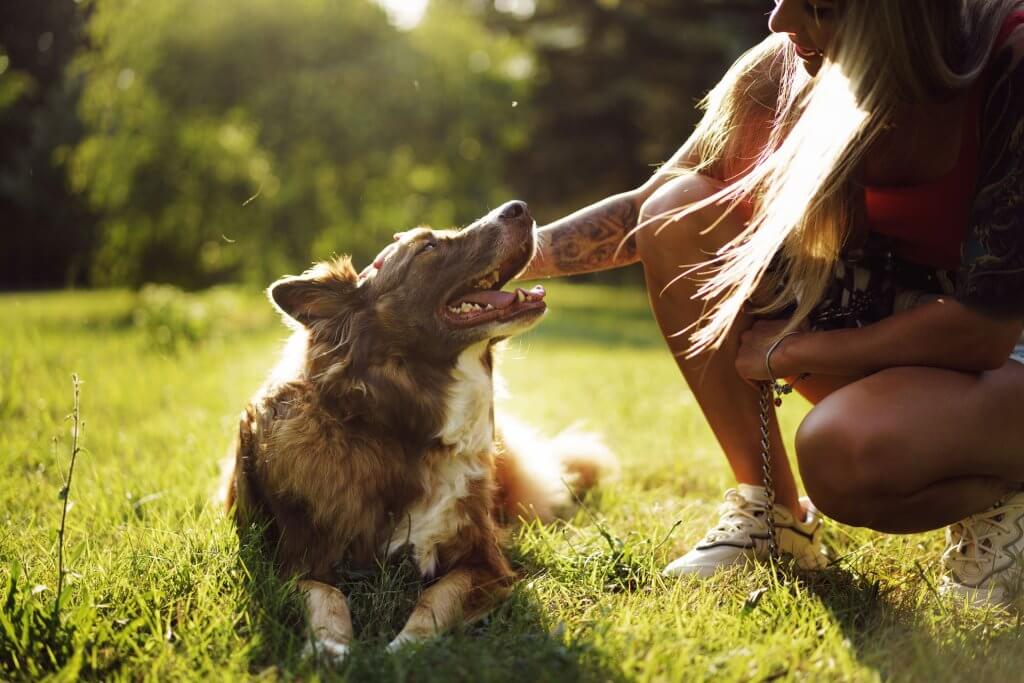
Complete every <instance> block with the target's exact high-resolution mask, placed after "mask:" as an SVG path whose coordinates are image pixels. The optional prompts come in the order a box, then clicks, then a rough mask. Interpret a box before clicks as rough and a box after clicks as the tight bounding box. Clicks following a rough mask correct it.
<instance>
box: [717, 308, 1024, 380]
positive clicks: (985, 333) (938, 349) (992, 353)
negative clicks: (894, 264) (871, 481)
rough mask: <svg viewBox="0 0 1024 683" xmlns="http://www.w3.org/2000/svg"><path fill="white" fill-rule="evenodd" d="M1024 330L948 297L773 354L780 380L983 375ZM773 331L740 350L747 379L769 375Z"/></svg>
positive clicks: (800, 338) (797, 341)
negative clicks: (925, 370) (897, 370)
mask: <svg viewBox="0 0 1024 683" xmlns="http://www.w3.org/2000/svg"><path fill="white" fill-rule="evenodd" d="M768 324H769V325H777V324H778V323H768ZM1022 329H1024V323H1022V322H1021V321H1020V320H999V319H995V318H991V317H989V316H987V315H985V314H983V313H979V312H978V311H975V310H972V309H970V308H967V307H966V306H964V305H963V304H961V303H959V302H957V301H956V300H954V299H951V298H945V299H940V300H938V301H935V302H932V303H927V304H924V305H922V306H918V307H916V308H913V309H910V310H908V311H904V312H902V313H896V314H894V315H892V316H889V317H887V318H884V319H882V320H880V321H879V322H877V323H874V324H872V325H868V326H866V327H861V328H853V329H844V330H830V331H826V332H808V333H802V334H797V335H794V336H792V337H790V338H788V339H786V340H784V341H783V342H782V344H781V345H780V346H779V347H778V349H777V350H776V351H775V352H774V353H773V354H772V370H773V371H774V372H775V375H776V377H784V376H793V375H797V374H799V373H801V372H810V373H812V374H823V375H847V376H864V375H869V374H871V373H873V372H877V371H879V370H884V369H885V368H891V367H898V366H907V365H910V366H927V367H935V368H948V369H950V370H960V371H963V372H983V371H986V370H994V369H996V368H999V367H1001V366H1002V365H1003V364H1004V363H1005V362H1006V359H1007V357H1009V355H1010V352H1011V351H1012V350H1013V347H1014V345H1015V344H1016V343H1017V341H1018V339H1019V338H1020V335H1021V330H1022ZM768 332H769V330H766V329H764V328H763V327H762V329H761V330H759V331H752V332H751V335H750V337H748V338H747V339H745V340H744V346H745V347H746V351H744V350H742V349H741V352H740V357H739V358H738V360H737V366H738V368H739V369H740V372H741V373H742V374H744V375H745V376H746V375H750V374H758V371H760V373H762V374H763V373H764V352H765V351H766V350H767V349H766V347H764V344H763V342H762V339H763V338H765V337H766V336H767V333H768ZM756 347H764V348H756ZM741 363H742V365H741ZM758 366H759V367H758ZM766 378H767V376H766V374H763V376H759V377H749V379H766Z"/></svg>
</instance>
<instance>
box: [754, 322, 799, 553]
mask: <svg viewBox="0 0 1024 683" xmlns="http://www.w3.org/2000/svg"><path fill="white" fill-rule="evenodd" d="M794 334H799V331H793V332H790V333H789V334H784V335H782V336H781V337H779V338H778V339H776V340H775V342H774V343H773V344H772V345H771V346H769V347H768V351H767V353H765V354H764V365H765V368H767V370H768V377H769V379H768V381H766V382H761V384H760V400H759V408H760V411H761V477H762V479H763V483H764V491H765V494H766V496H767V498H768V509H767V510H766V513H765V522H767V524H768V553H769V555H770V557H771V560H772V561H773V562H777V561H778V560H779V537H778V531H777V530H776V528H775V480H774V479H773V478H772V453H771V449H772V442H771V436H770V432H769V429H768V427H769V420H770V419H771V404H772V403H774V404H775V407H776V408H778V407H779V406H781V405H782V397H783V396H786V395H788V394H791V393H793V387H794V386H796V383H797V382H800V381H802V380H805V379H807V378H808V377H809V376H810V373H808V372H804V373H801V374H800V375H799V376H797V378H796V379H794V380H793V383H792V384H786V383H784V382H780V381H778V380H777V379H775V373H774V372H772V353H774V352H775V350H776V349H777V348H779V345H780V344H781V343H782V342H783V340H785V339H786V337H790V336H792V335H794ZM773 393H774V394H775V400H774V401H773V400H772V394H773Z"/></svg>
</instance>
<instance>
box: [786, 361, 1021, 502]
mask: <svg viewBox="0 0 1024 683" xmlns="http://www.w3.org/2000/svg"><path fill="white" fill-rule="evenodd" d="M796 446H797V452H796V455H797V459H798V460H799V462H800V469H801V471H802V472H804V479H805V482H807V484H808V488H809V489H811V488H812V481H813V482H814V483H815V484H816V485H826V486H829V485H833V486H837V487H842V486H846V487H849V488H852V489H858V490H861V491H863V492H865V493H867V494H875V495H878V496H885V495H907V494H910V493H913V492H916V491H919V490H921V489H922V488H924V487H926V486H929V485H931V484H934V483H935V482H938V481H942V480H947V479H953V478H958V477H994V478H999V479H1003V480H1007V481H1024V365H1021V364H1020V363H1017V362H1015V361H1007V362H1006V364H1005V365H1003V367H1001V368H1000V369H998V370H994V371H991V372H984V373H977V374H971V373H963V372H956V371H952V370H942V369H937V368H924V367H901V368H890V369H888V370H883V371H881V372H877V373H875V374H873V375H870V376H868V377H865V378H863V379H860V380H857V381H854V382H850V383H849V384H846V385H845V386H843V387H842V388H838V389H836V390H835V391H833V392H832V393H830V394H829V395H828V396H826V397H824V398H822V399H821V400H820V402H819V403H818V404H817V405H816V406H815V407H814V408H813V409H812V410H811V412H810V413H809V414H808V415H807V417H806V418H805V419H804V422H803V423H802V424H801V425H800V428H799V430H798V431H797V439H796Z"/></svg>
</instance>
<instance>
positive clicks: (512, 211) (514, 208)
mask: <svg viewBox="0 0 1024 683" xmlns="http://www.w3.org/2000/svg"><path fill="white" fill-rule="evenodd" d="M529 213H530V208H529V207H528V206H527V205H526V202H522V201H519V200H516V201H513V202H509V203H508V204H505V206H503V207H501V210H500V211H499V212H498V218H500V219H501V220H503V221H513V220H515V219H517V218H522V217H523V216H526V215H528V214H529Z"/></svg>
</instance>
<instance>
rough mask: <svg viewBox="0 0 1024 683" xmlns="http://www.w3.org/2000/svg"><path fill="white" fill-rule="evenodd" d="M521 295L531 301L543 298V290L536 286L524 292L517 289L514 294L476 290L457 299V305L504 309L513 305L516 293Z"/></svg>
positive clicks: (491, 290)
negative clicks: (477, 305)
mask: <svg viewBox="0 0 1024 683" xmlns="http://www.w3.org/2000/svg"><path fill="white" fill-rule="evenodd" d="M519 292H522V293H523V298H524V299H526V298H529V299H531V300H533V301H537V300H539V299H543V298H544V288H543V287H542V286H540V285H537V286H536V287H534V288H533V289H531V290H529V291H526V290H525V289H522V288H518V289H516V291H514V292H500V291H495V290H493V289H478V290H474V291H472V292H467V293H466V294H463V295H462V296H460V297H459V301H458V302H457V303H460V302H463V301H466V302H469V303H471V304H480V305H481V306H487V305H488V304H490V305H491V306H494V307H495V308H505V307H507V306H511V305H512V304H514V303H515V301H516V297H517V296H518V293H519Z"/></svg>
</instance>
